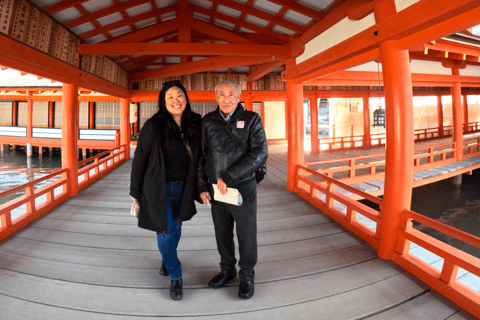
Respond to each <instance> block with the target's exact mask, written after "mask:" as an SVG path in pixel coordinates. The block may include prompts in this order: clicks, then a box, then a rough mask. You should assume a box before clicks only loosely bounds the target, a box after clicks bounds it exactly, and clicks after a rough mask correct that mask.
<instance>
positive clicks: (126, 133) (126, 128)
mask: <svg viewBox="0 0 480 320" xmlns="http://www.w3.org/2000/svg"><path fill="white" fill-rule="evenodd" d="M131 128H132V126H131V125H130V99H120V145H125V151H126V156H125V159H126V160H129V159H130V142H131V140H132V133H131Z"/></svg>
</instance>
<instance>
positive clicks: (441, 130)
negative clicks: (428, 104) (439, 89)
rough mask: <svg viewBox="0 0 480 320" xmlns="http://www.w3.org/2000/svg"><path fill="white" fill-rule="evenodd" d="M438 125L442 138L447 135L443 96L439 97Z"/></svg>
mask: <svg viewBox="0 0 480 320" xmlns="http://www.w3.org/2000/svg"><path fill="white" fill-rule="evenodd" d="M437 125H438V131H439V132H440V137H443V136H444V135H445V132H444V131H443V130H444V129H443V105H442V96H437Z"/></svg>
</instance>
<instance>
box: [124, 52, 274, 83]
mask: <svg viewBox="0 0 480 320" xmlns="http://www.w3.org/2000/svg"><path fill="white" fill-rule="evenodd" d="M272 60H273V59H272V58H269V57H243V56H228V57H223V56H219V57H213V58H207V59H203V60H197V61H192V62H187V63H183V64H179V65H175V66H167V67H164V68H159V69H154V70H147V71H142V72H138V73H134V74H131V75H130V77H129V81H130V82H138V81H143V80H151V79H156V78H166V77H174V76H180V75H184V74H191V73H200V72H205V71H210V70H214V69H223V68H233V67H238V66H248V65H251V64H259V63H265V62H269V61H272Z"/></svg>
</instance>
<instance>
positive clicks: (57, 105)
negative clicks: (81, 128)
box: [54, 101, 62, 128]
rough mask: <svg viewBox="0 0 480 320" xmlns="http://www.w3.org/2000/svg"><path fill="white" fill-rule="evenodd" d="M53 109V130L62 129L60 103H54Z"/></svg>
mask: <svg viewBox="0 0 480 320" xmlns="http://www.w3.org/2000/svg"><path fill="white" fill-rule="evenodd" d="M54 105H55V106H54V108H55V124H54V128H61V127H62V102H61V101H60V102H54Z"/></svg>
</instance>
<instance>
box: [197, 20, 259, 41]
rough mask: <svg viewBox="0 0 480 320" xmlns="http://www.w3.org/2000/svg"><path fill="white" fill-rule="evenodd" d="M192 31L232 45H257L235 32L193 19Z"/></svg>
mask: <svg viewBox="0 0 480 320" xmlns="http://www.w3.org/2000/svg"><path fill="white" fill-rule="evenodd" d="M192 30H194V31H196V32H199V33H201V34H204V35H207V36H210V37H212V38H214V39H218V40H223V41H227V42H230V43H245V44H255V41H252V40H249V39H247V38H244V37H242V36H239V35H238V34H236V33H234V32H231V31H228V30H225V29H223V28H220V27H218V26H214V25H211V24H208V23H206V22H203V21H200V20H198V19H195V18H192Z"/></svg>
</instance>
